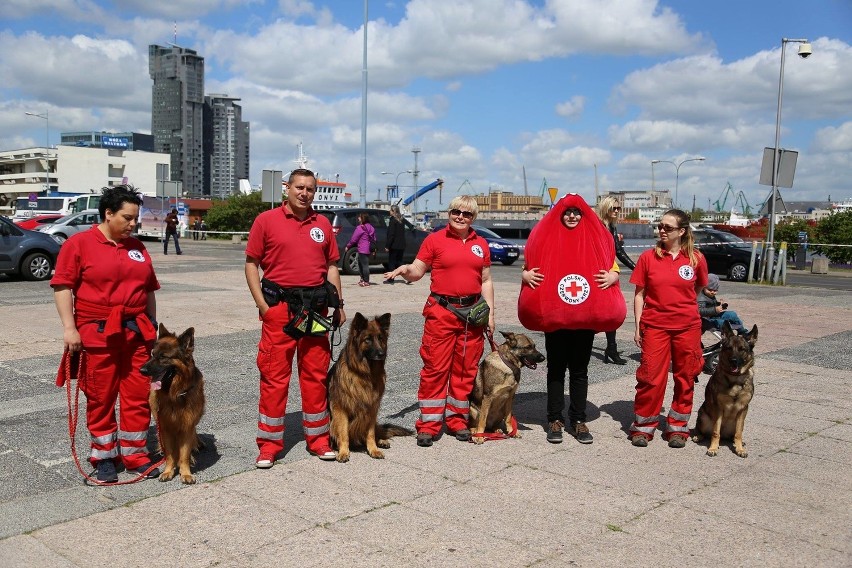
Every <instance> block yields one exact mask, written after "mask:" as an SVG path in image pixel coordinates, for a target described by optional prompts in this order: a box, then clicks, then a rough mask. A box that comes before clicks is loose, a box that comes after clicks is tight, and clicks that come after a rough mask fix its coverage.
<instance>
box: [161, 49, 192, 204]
mask: <svg viewBox="0 0 852 568" xmlns="http://www.w3.org/2000/svg"><path fill="white" fill-rule="evenodd" d="M148 71H149V73H150V75H151V79H153V80H154V85H153V87H152V91H151V133H152V134H153V136H154V149H155V151H157V152H160V153H166V154H169V155H170V156H171V168H170V171H171V179H172V181H182V182H183V191H185V192H187V193H189V194H191V195H201V194H203V189H204V148H203V143H202V140H203V135H204V121H203V116H204V58H203V57H200V56H199V55H198V54H197V53H196V52H195V51H193V50H191V49H186V48H183V47H178V46H170V47H163V46H159V45H150V46H148Z"/></svg>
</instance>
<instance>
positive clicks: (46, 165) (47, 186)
mask: <svg viewBox="0 0 852 568" xmlns="http://www.w3.org/2000/svg"><path fill="white" fill-rule="evenodd" d="M48 113H49V111H47V110H46V111H44V114H36V113H34V112H25V113H24V114H26V115H27V116H34V117H36V118H42V119H44V193H45V195H47V194H48V193H50V114H48Z"/></svg>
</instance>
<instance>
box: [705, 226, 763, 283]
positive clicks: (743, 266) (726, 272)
mask: <svg viewBox="0 0 852 568" xmlns="http://www.w3.org/2000/svg"><path fill="white" fill-rule="evenodd" d="M692 234H693V235H694V237H695V244H696V246H697V247H698V250H700V251H701V252H702V253H703V254H704V258H706V259H707V268H708V270H709V271H710V272H711V273H712V274H719V275H723V276H727V277H728V280H736V281H738V282H744V281H745V280H746V277H747V276H748V265H749V263H750V262H751V247H752V244H751V243H750V242H747V241H744V240H742V239H741V238H739V237H738V236H736V235H734V234H732V233H726V232H725V231H717V230H715V229H703V228H701V229H694V230H693V231H692ZM759 266H760V254H759V253H757V254H755V259H754V270H755V273H756V272H757V270H758V267H759Z"/></svg>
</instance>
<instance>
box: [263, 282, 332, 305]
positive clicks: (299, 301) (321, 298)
mask: <svg viewBox="0 0 852 568" xmlns="http://www.w3.org/2000/svg"><path fill="white" fill-rule="evenodd" d="M260 288H261V291H262V292H263V297H264V300H266V303H267V305H269V307H272V306H274V305H277V304H278V303H280V302H286V303H288V304H292V305H305V304H309V307H311V308H315V307H324V306H325V305H326V296H325V289H324V286H322V285H320V286H309V287H304V288H284V287H283V286H279V285H278V284H276V283H275V282H273V281H272V280H268V279H266V278H263V279H262V280H261V281H260ZM313 304H316V305H313ZM320 304H322V305H321V306H320Z"/></svg>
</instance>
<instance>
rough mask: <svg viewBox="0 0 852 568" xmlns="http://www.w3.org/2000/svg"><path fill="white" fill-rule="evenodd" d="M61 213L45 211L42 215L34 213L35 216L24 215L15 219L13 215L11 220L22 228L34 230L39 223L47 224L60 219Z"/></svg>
mask: <svg viewBox="0 0 852 568" xmlns="http://www.w3.org/2000/svg"><path fill="white" fill-rule="evenodd" d="M62 217H63V216H62V215H61V214H59V213H46V214H44V215H36V216H35V217H26V218H21V219H18V220H17V221H15V218H14V217H13V218H12V220H13V221H14V223H15V224H16V225H17V226H19V227H20V228H22V229H28V230H30V231H35V230H36V229H38V228H39V227H40V226H41V225H48V224H50V223H53V222H55V221H58V220H59V219H62Z"/></svg>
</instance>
